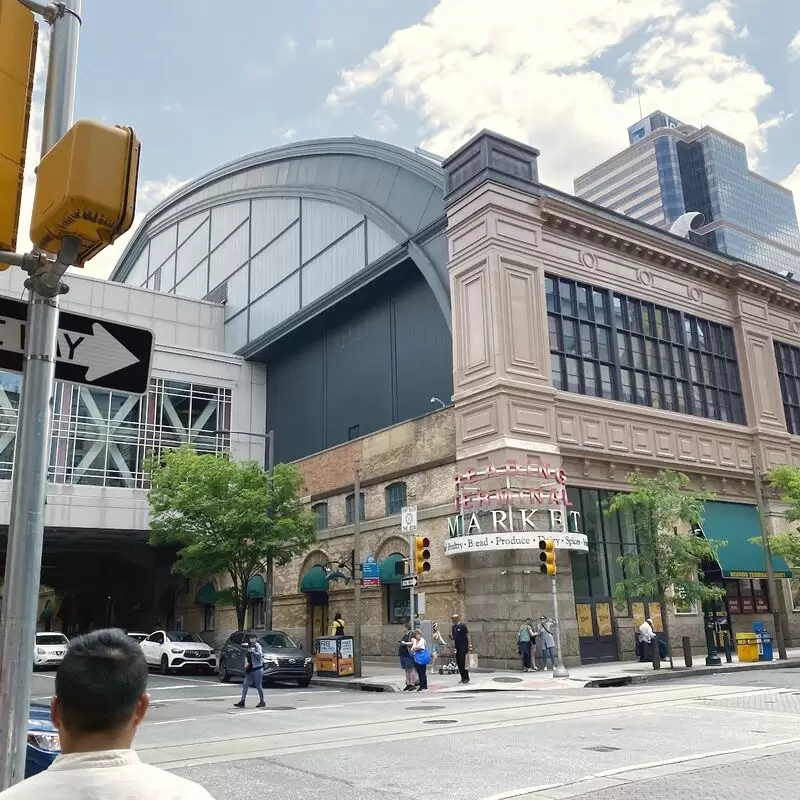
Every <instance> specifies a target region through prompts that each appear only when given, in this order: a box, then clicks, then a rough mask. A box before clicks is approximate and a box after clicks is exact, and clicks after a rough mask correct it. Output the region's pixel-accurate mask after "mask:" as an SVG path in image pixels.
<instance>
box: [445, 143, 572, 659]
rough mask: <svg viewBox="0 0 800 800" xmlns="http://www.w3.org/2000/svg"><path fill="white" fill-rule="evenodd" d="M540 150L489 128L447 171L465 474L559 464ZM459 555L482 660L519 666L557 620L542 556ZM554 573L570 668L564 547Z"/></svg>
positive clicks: (459, 444) (459, 442)
mask: <svg viewBox="0 0 800 800" xmlns="http://www.w3.org/2000/svg"><path fill="white" fill-rule="evenodd" d="M538 155H539V151H538V150H536V149H535V148H533V147H529V146H527V145H524V144H520V143H519V142H514V141H512V140H510V139H506V138H505V137H502V136H499V135H497V134H494V133H491V132H488V131H483V132H482V133H480V134H478V135H477V136H476V137H474V138H473V139H472V140H470V141H469V142H467V144H465V145H464V146H463V147H461V148H460V149H459V150H458V151H456V152H455V153H454V154H453V155H452V156H450V157H449V158H448V159H446V160H445V161H444V163H443V165H442V166H443V169H444V173H445V209H446V212H447V222H448V227H447V237H448V251H449V263H448V270H449V273H450V291H451V303H452V313H453V325H452V330H453V372H454V377H453V385H454V396H453V400H454V413H455V418H456V462H457V468H458V470H459V473H460V474H463V473H466V472H468V470H470V469H480V468H482V467H486V466H488V465H492V464H494V465H504V464H506V463H507V462H508V461H509V460H513V461H516V462H517V463H518V464H528V463H531V462H541V463H544V464H547V465H549V466H550V467H551V468H552V469H554V470H555V469H557V468H559V467H560V466H561V457H560V454H559V450H558V447H557V444H556V440H555V405H554V403H555V390H554V389H553V387H552V384H551V379H550V351H549V344H548V332H547V308H546V300H545V279H544V259H543V255H542V219H541V213H540V200H539V197H538V195H537V189H538V177H539V176H538V168H537V157H538ZM547 482H548V481H547V480H544V479H542V480H540V481H539V483H547ZM550 483H552V481H550ZM528 485H530V483H528ZM515 530H519V529H517V528H515ZM453 559H454V565H456V566H457V567H459V568H460V569H461V570H463V575H464V581H465V602H466V618H467V624H468V625H469V627H470V630H471V632H472V633H473V639H474V642H475V648H476V651H477V652H478V654H479V657H480V658H481V659H483V660H485V661H488V662H490V663H491V662H495V663H498V662H499V663H500V664H503V663H509V664H513V663H514V661H515V660H516V658H517V655H516V644H517V631H518V630H519V627H520V624H521V623H522V621H523V620H524V619H525V618H526V617H528V616H530V617H533V618H538V617H539V615H541V614H544V615H546V616H550V615H551V614H552V598H551V595H550V578H548V577H547V576H543V575H541V574H540V573H539V551H538V550H531V549H513V550H500V551H490V552H473V553H464V554H461V555H457V556H453ZM558 569H559V572H558V590H559V595H560V597H559V600H560V602H559V606H560V608H559V610H560V612H561V621H562V648H563V652H564V654H565V656H567V663H574V661H575V656H576V655H577V636H576V634H575V631H576V630H577V621H576V619H575V604H574V599H573V593H572V578H571V570H570V563H569V555H568V553H567V552H566V551H560V552H559V563H558Z"/></svg>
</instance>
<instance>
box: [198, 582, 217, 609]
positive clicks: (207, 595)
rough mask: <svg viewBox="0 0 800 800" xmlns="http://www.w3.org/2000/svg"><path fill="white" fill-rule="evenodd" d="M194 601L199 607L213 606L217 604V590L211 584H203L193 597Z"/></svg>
mask: <svg viewBox="0 0 800 800" xmlns="http://www.w3.org/2000/svg"><path fill="white" fill-rule="evenodd" d="M194 601H195V603H197V605H199V606H213V605H214V603H216V602H217V590H216V589H215V588H214V584H213V583H204V584H203V585H202V586H201V587H200V588H199V589H198V590H197V594H196V595H195V596H194Z"/></svg>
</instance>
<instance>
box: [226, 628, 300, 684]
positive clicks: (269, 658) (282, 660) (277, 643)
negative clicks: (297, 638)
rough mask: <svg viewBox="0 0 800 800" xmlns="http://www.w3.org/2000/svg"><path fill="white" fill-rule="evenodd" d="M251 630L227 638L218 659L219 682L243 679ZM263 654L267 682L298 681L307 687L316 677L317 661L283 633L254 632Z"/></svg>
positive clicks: (265, 680)
mask: <svg viewBox="0 0 800 800" xmlns="http://www.w3.org/2000/svg"><path fill="white" fill-rule="evenodd" d="M250 633H251V631H237V632H236V633H232V634H231V635H230V636H229V637H228V641H227V642H225V645H224V646H223V648H222V652H221V653H220V657H219V679H220V681H221V682H222V683H228V681H230V679H231V678H242V679H243V678H244V665H245V653H246V651H247V642H248V637H249V636H250ZM252 633H253V634H254V635H255V636H256V637H258V642H259V644H260V645H261V649H262V650H263V651H264V683H267V682H273V681H297V684H298V686H308V685H309V684H310V683H311V676H312V675H313V674H314V660H313V659H312V658H311V656H310V655H308V654H307V653H305V652H304V650H303V648H302V647H301V646H300V645H298V644H296V643H295V642H294V641H293V640H292V638H291V637H290V636H288V635H287V634H285V633H283V632H282V631H266V632H265V631H252Z"/></svg>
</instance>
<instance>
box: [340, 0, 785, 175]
mask: <svg viewBox="0 0 800 800" xmlns="http://www.w3.org/2000/svg"><path fill="white" fill-rule="evenodd" d="M688 4H689V3H688V0H594V2H593V3H591V4H589V3H585V2H572V3H533V2H531V1H530V0H495V1H494V2H492V3H487V2H486V1H485V0H439V2H438V3H437V5H436V6H435V7H434V9H433V10H432V11H431V12H430V13H429V14H428V16H427V17H425V19H424V20H423V21H422V22H420V23H419V24H416V25H413V26H411V27H409V28H405V29H404V30H399V31H396V32H395V33H394V34H393V35H392V36H391V38H390V39H389V41H388V42H387V43H386V45H385V46H384V47H383V48H381V49H380V50H378V51H376V52H374V53H372V54H371V55H370V56H368V57H367V59H366V60H365V61H363V62H362V63H361V64H360V65H358V66H357V67H355V68H354V69H351V70H347V71H345V72H343V73H342V75H341V81H340V84H339V85H338V86H337V87H336V88H335V89H334V90H333V91H332V92H331V93H330V95H329V98H328V103H329V105H330V106H331V107H333V108H334V109H335V108H339V109H343V107H344V106H346V105H347V104H348V103H350V102H355V100H356V98H358V101H359V102H361V103H363V102H364V98H363V97H362V94H363V93H365V92H366V91H368V90H372V89H375V88H377V89H378V90H379V91H382V93H383V94H382V98H381V100H380V105H381V106H383V107H384V108H386V109H390V108H391V107H392V106H396V105H397V104H402V105H404V106H406V107H407V108H410V109H413V110H415V111H416V112H418V113H419V114H420V116H421V117H422V118H423V119H424V120H425V129H424V134H425V137H426V138H425V140H424V142H423V146H424V147H425V148H427V149H429V150H432V151H434V152H437V153H443V154H449V153H451V152H453V150H454V149H455V148H457V147H458V146H460V145H461V144H463V143H464V142H465V141H466V140H467V139H468V138H469V137H470V136H472V135H473V134H474V133H476V132H477V131H478V130H480V129H481V128H484V127H486V128H491V129H494V130H496V131H498V132H499V133H503V134H506V135H508V136H511V137H514V138H517V139H520V140H522V141H527V142H530V143H531V144H534V145H536V146H537V147H539V148H540V149H541V151H542V158H541V172H542V178H543V180H545V181H547V182H549V183H552V184H555V185H557V186H560V187H563V188H565V189H568V190H571V188H572V180H573V178H574V177H575V176H577V175H578V174H580V173H581V172H583V171H585V170H586V169H588V168H589V167H592V166H594V165H596V164H597V163H599V162H600V161H602V160H604V159H606V158H608V157H610V156H611V155H613V154H614V153H615V152H618V151H619V150H621V149H623V148H624V147H625V146H626V145H627V137H626V129H627V127H628V126H629V125H631V124H632V123H634V122H635V121H636V120H637V119H638V118H639V112H638V101H637V97H636V92H637V91H638V92H640V94H641V102H642V107H643V111H644V112H645V113H648V112H649V111H651V110H654V109H656V108H661V109H662V110H663V111H665V112H667V113H669V114H672V115H674V116H676V117H678V118H680V119H683V120H685V121H686V122H689V123H694V124H697V125H703V124H710V125H713V126H715V127H717V128H719V129H721V130H723V131H725V132H726V133H728V134H730V135H731V136H734V137H736V138H738V139H740V140H742V141H743V142H745V144H746V145H747V146H748V148H750V150H751V153H752V154H753V156H757V154H758V151H759V150H763V148H764V147H765V144H766V140H765V131H766V128H765V127H764V126H763V124H762V123H760V122H759V119H758V116H757V113H756V112H757V109H758V107H759V104H760V103H761V102H762V101H763V100H764V99H765V98H766V97H767V95H768V94H769V93H770V92H771V87H770V86H769V85H768V84H767V83H766V81H765V80H764V77H763V76H762V75H761V74H760V73H759V72H757V71H756V70H755V69H754V68H753V67H752V66H751V65H750V64H749V63H747V61H746V60H744V59H743V58H741V57H739V56H736V55H733V54H731V53H730V52H728V51H727V44H728V42H729V41H730V40H731V39H734V38H736V37H740V36H742V35H743V33H744V30H743V28H741V27H737V25H736V24H735V22H734V20H733V18H732V11H731V3H730V2H729V0H715V1H714V2H710V3H709V4H708V5H706V6H705V7H704V8H702V9H701V10H699V11H694V12H693V11H689V10H687V5H688ZM692 5H693V6H694V3H692ZM626 48H627V51H626ZM620 51H622V52H627V54H626V55H624V56H623V57H622V58H621V59H619V60H618V62H617V64H616V66H615V69H614V71H615V74H616V73H617V71H619V77H618V82H617V83H615V82H614V80H612V79H611V78H610V77H608V75H604V74H602V73H601V72H600V71H599V70H598V68H596V67H595V66H594V64H593V63H592V62H593V61H594V60H595V59H598V58H600V57H602V56H605V58H606V63H607V60H608V59H609V58H610V57H611V56H613V54H614V53H616V52H620ZM776 124H777V123H776Z"/></svg>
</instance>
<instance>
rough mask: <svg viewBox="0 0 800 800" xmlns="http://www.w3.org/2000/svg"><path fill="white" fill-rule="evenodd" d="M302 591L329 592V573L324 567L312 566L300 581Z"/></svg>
mask: <svg viewBox="0 0 800 800" xmlns="http://www.w3.org/2000/svg"><path fill="white" fill-rule="evenodd" d="M300 591H301V592H327V591H328V573H327V572H325V570H324V569H322V567H311V569H310V570H309V571H308V572H306V574H305V575H303V580H301V581H300Z"/></svg>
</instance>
